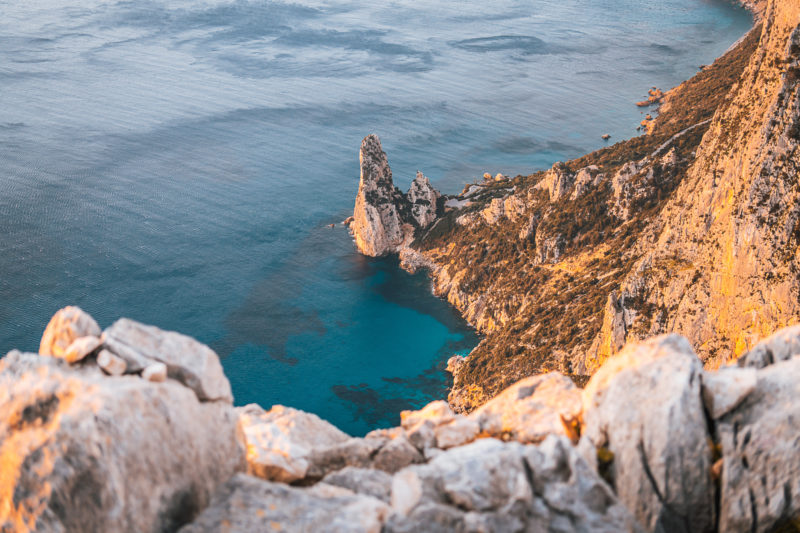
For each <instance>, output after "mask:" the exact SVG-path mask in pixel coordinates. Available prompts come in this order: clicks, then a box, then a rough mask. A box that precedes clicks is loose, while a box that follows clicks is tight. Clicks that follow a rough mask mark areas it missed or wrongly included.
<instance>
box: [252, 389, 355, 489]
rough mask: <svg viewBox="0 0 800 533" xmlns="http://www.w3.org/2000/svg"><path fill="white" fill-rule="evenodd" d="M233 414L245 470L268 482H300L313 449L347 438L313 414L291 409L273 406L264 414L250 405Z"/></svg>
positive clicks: (257, 407) (325, 446)
mask: <svg viewBox="0 0 800 533" xmlns="http://www.w3.org/2000/svg"><path fill="white" fill-rule="evenodd" d="M237 411H238V413H239V430H240V432H241V434H242V435H243V436H244V440H245V445H246V448H247V471H248V473H250V474H252V475H255V476H258V477H261V478H264V479H268V480H274V481H282V482H285V483H289V482H292V481H297V480H301V479H304V478H305V477H306V476H307V475H308V471H309V467H310V466H311V463H312V462H313V460H312V459H311V456H312V455H313V452H314V451H315V450H322V449H327V448H329V447H331V446H334V445H336V444H340V443H343V442H345V441H347V440H348V439H349V438H350V437H349V436H348V435H347V434H346V433H344V432H343V431H340V430H339V429H337V428H336V427H334V426H333V425H332V424H330V423H328V422H326V421H324V420H322V419H321V418H319V417H318V416H317V415H314V414H311V413H305V412H303V411H299V410H297V409H292V408H291V407H284V406H282V405H276V406H273V407H272V409H270V410H269V411H264V410H263V409H262V408H261V407H259V406H258V405H255V404H251V405H248V406H246V407H243V408H240V409H238V410H237ZM319 477H321V475H319Z"/></svg>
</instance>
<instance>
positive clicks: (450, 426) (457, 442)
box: [433, 415, 481, 450]
mask: <svg viewBox="0 0 800 533" xmlns="http://www.w3.org/2000/svg"><path fill="white" fill-rule="evenodd" d="M433 431H434V435H435V436H436V446H437V447H438V448H441V449H443V450H446V449H448V448H454V447H456V446H463V445H464V444H467V443H468V442H472V441H473V440H475V438H476V437H477V436H478V433H480V431H481V426H480V424H478V423H477V422H476V421H474V420H472V419H471V418H467V417H465V416H461V415H459V416H457V417H456V418H455V420H452V421H450V422H448V423H446V424H441V425H439V426H436V428H435V429H434V430H433Z"/></svg>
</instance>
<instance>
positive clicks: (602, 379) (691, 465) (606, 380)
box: [580, 334, 714, 532]
mask: <svg viewBox="0 0 800 533" xmlns="http://www.w3.org/2000/svg"><path fill="white" fill-rule="evenodd" d="M702 369H703V367H702V363H701V362H700V360H699V359H698V358H697V356H696V355H695V353H694V352H693V351H692V348H691V346H690V345H689V343H688V341H687V340H686V339H685V338H683V337H681V336H679V335H674V334H673V335H664V336H660V337H654V338H652V339H650V340H648V341H645V342H642V343H640V344H629V345H627V346H626V347H625V348H624V349H623V350H622V351H621V352H620V353H619V354H618V355H617V356H616V357H613V358H611V359H609V360H608V361H607V362H606V363H605V364H604V365H603V366H602V367H601V368H600V369H599V370H598V371H597V372H596V373H595V374H594V376H592V379H591V380H590V381H589V383H588V385H587V386H586V389H584V412H583V419H584V426H583V428H582V434H581V441H580V448H581V451H582V453H583V454H584V457H585V458H586V459H587V461H589V463H590V464H592V465H593V466H595V467H604V468H605V469H607V471H608V473H607V475H608V478H609V479H610V481H611V483H612V484H613V486H614V488H615V490H616V493H617V496H618V497H619V499H620V501H622V503H624V504H625V505H626V506H627V507H628V509H630V510H631V511H632V512H633V514H634V515H635V516H636V518H637V519H638V520H639V522H641V523H642V524H643V525H644V526H645V527H646V528H647V529H648V530H650V531H687V532H688V531H698V532H705V531H709V530H712V529H713V527H714V488H713V484H712V480H711V475H710V469H711V459H712V455H711V452H712V450H711V447H710V445H709V444H710V442H711V440H710V435H709V434H708V430H707V426H706V420H705V415H704V412H703V404H702V400H701V391H700V384H701V376H702ZM598 457H600V459H602V460H603V462H606V463H609V462H610V464H605V465H603V464H602V462H601V464H598ZM609 459H611V460H610V461H609Z"/></svg>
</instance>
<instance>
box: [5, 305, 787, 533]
mask: <svg viewBox="0 0 800 533" xmlns="http://www.w3.org/2000/svg"><path fill="white" fill-rule="evenodd" d="M0 385H2V386H0V455H1V457H2V461H0V530H2V531H9V532H10V531H15V532H25V531H48V532H49V531H54V532H65V533H66V532H76V533H77V532H81V533H83V532H87V531H136V532H151V531H152V532H169V531H178V530H179V531H181V532H183V533H211V532H220V531H224V532H228V533H253V532H267V531H288V532H316V531H337V532H338V531H351V532H374V533H377V532H416V531H426V532H439V531H441V532H451V531H462V532H504V533H505V532H524V531H525V532H530V531H554V532H555V531H558V532H573V531H577V532H587V533H589V532H609V533H612V532H613V533H618V532H644V531H653V532H678V533H680V532H716V531H724V532H739V531H742V532H744V531H758V532H762V531H798V530H800V522H799V521H798V517H799V516H800V447H798V446H797V430H796V428H795V426H794V424H793V423H792V422H791V421H792V420H794V419H795V417H800V403H798V402H797V401H796V399H797V398H798V396H799V395H800V326H794V327H791V328H787V329H784V330H782V331H779V332H778V333H776V334H775V335H773V336H772V337H770V338H768V339H766V340H765V341H763V342H761V343H760V344H758V345H757V346H755V347H754V348H753V350H751V351H749V352H748V353H746V354H745V355H744V356H743V357H742V358H740V359H739V365H738V366H726V367H724V368H721V369H719V370H716V371H708V370H704V369H703V364H702V362H701V360H700V359H699V358H698V356H697V355H696V354H695V353H694V351H693V350H692V347H691V345H690V344H689V342H688V341H687V340H686V339H685V338H684V337H681V336H679V335H675V334H671V335H662V336H659V337H654V338H651V339H649V340H647V341H645V342H642V343H638V344H629V345H627V346H626V347H625V348H624V349H623V350H621V352H620V353H619V354H617V355H616V356H615V357H613V358H611V359H609V360H608V361H607V362H606V363H605V364H603V365H602V366H601V367H600V368H599V369H598V370H597V372H596V373H595V374H594V376H593V377H592V378H591V379H590V381H589V383H588V385H587V386H586V387H585V389H583V390H581V389H579V388H577V387H576V386H575V384H574V383H573V381H572V380H571V379H569V378H567V377H566V376H564V375H562V374H560V373H558V372H552V373H547V374H540V375H536V376H530V377H527V378H525V379H523V380H521V381H519V382H517V383H515V384H513V385H512V386H510V387H508V388H507V389H505V390H504V391H502V392H501V394H499V395H497V397H495V398H494V399H492V400H491V401H489V402H487V403H486V404H485V405H483V406H482V407H481V408H480V409H477V410H476V411H474V412H473V413H471V414H469V415H463V414H457V413H455V412H453V410H451V408H450V407H449V405H448V404H447V403H446V402H444V401H435V402H432V403H430V404H429V405H427V406H425V407H424V408H422V409H420V410H419V411H405V412H403V413H402V414H401V425H400V426H398V427H394V428H388V429H378V430H375V431H372V432H370V433H369V434H367V435H366V436H364V437H351V436H350V435H347V434H345V433H344V432H342V431H340V430H339V429H337V428H335V427H334V426H332V425H331V424H329V423H328V422H325V421H324V420H321V419H320V418H319V417H317V416H315V415H313V414H310V413H305V412H302V411H298V410H296V409H292V408H289V407H284V406H280V405H276V406H272V407H271V408H270V409H269V410H265V409H263V408H261V407H260V406H257V405H248V406H246V407H240V408H234V407H232V406H231V402H230V394H229V388H228V382H227V380H226V379H225V376H224V374H222V372H221V367H220V366H219V360H218V358H217V356H216V354H214V352H213V351H211V350H210V349H209V348H208V347H207V346H204V345H202V344H200V343H198V342H196V341H194V340H193V339H190V338H188V337H185V336H183V335H180V334H178V333H173V332H167V331H162V330H160V329H158V328H155V327H152V326H145V325H143V324H139V323H136V322H133V321H130V320H125V319H122V320H120V321H118V322H116V323H115V324H114V325H112V326H111V327H109V328H107V329H106V330H105V332H103V333H101V332H100V328H99V326H98V325H97V323H96V322H95V321H94V320H93V319H92V318H91V317H90V316H89V315H87V314H86V313H84V312H83V311H81V310H80V309H77V308H74V307H72V308H65V309H63V310H61V311H59V312H58V313H57V314H56V315H55V316H54V317H53V320H52V321H51V323H50V325H49V326H48V327H47V330H46V332H45V334H44V335H43V338H42V345H41V349H40V353H38V354H23V353H20V352H16V351H14V352H11V353H9V354H7V355H6V356H5V357H4V358H3V360H2V362H0ZM212 391H217V392H221V393H222V394H221V397H212V396H216V395H215V394H213V393H212Z"/></svg>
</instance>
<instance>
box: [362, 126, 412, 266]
mask: <svg viewBox="0 0 800 533" xmlns="http://www.w3.org/2000/svg"><path fill="white" fill-rule="evenodd" d="M360 161H361V181H360V182H359V185H358V195H357V196H356V206H355V210H354V211H353V218H354V219H353V223H352V224H351V226H350V227H351V229H352V231H353V236H354V237H355V241H356V246H357V247H358V250H359V251H360V252H361V253H362V254H364V255H369V256H373V257H377V256H381V255H386V254H387V253H391V252H395V251H396V250H397V248H398V246H400V244H401V243H402V242H403V239H404V233H403V223H404V221H403V218H402V216H401V212H402V211H404V210H406V209H407V207H408V206H407V199H406V198H405V196H404V195H403V194H402V193H401V192H400V190H399V189H397V188H396V187H395V186H394V182H393V181H392V171H391V169H390V168H389V162H388V160H387V159H386V153H384V151H383V148H382V147H381V141H380V139H378V136H377V135H368V136H366V137H365V138H364V140H363V141H362V142H361V152H360Z"/></svg>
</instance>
